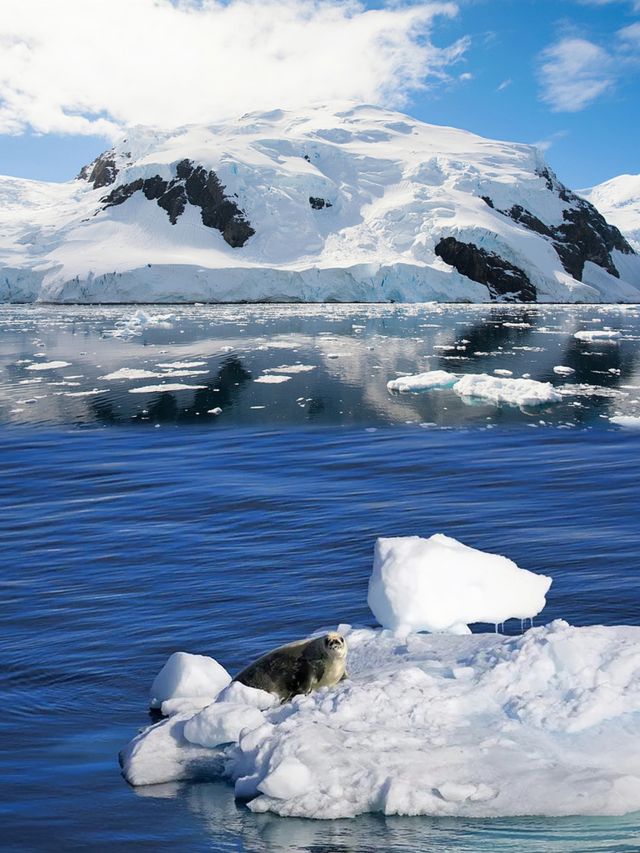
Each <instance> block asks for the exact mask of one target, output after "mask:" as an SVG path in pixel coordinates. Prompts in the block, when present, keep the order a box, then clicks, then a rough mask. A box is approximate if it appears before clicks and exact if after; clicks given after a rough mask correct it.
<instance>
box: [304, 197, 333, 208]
mask: <svg viewBox="0 0 640 853" xmlns="http://www.w3.org/2000/svg"><path fill="white" fill-rule="evenodd" d="M309 204H310V205H311V207H312V208H313V209H314V210H322V208H323V207H333V205H332V204H331V202H330V201H327V200H326V198H320V197H318V196H314V195H310V196H309Z"/></svg>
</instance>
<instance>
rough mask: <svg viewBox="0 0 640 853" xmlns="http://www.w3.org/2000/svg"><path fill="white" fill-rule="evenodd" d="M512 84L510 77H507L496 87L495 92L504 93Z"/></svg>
mask: <svg viewBox="0 0 640 853" xmlns="http://www.w3.org/2000/svg"><path fill="white" fill-rule="evenodd" d="M512 83H513V80H512V79H511V77H507V79H506V80H503V81H502V83H500V85H499V86H498V87H497V89H496V92H504V90H505V89H508V88H509V86H510V85H511V84H512Z"/></svg>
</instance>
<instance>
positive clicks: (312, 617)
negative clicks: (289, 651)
mask: <svg viewBox="0 0 640 853" xmlns="http://www.w3.org/2000/svg"><path fill="white" fill-rule="evenodd" d="M70 420H73V419H72V418H70ZM639 460H640V435H638V434H633V433H630V434H625V433H623V432H617V431H614V430H604V429H574V430H562V429H557V428H553V427H546V428H544V429H538V430H530V429H525V428H523V427H522V426H520V427H514V428H512V429H510V430H504V429H500V428H496V429H494V430H489V431H487V430H484V429H479V428H474V429H464V428H460V429H456V430H449V429H445V430H437V431H434V430H425V429H420V428H419V426H417V425H416V424H410V425H408V424H407V425H402V424H396V425H395V426H387V427H382V428H380V429H378V430H377V431H376V432H368V431H367V430H365V429H364V428H363V427H359V426H358V427H356V426H349V425H343V426H336V427H323V428H318V427H306V428H303V427H298V426H295V425H292V424H284V425H282V426H274V425H270V426H267V427H263V428H260V427H252V428H247V427H240V426H237V427H234V428H228V427H225V426H224V425H218V426H217V427H216V428H215V429H210V428H208V427H206V426H204V425H203V426H201V427H198V426H194V425H189V424H184V423H182V424H173V423H166V422H164V423H163V424H162V426H161V428H159V429H153V428H152V427H151V425H150V424H149V428H148V429H140V428H131V427H114V426H109V427H96V426H92V427H89V428H84V429H83V428H78V427H75V428H74V427H71V426H61V425H58V426H56V427H52V426H46V425H45V426H42V425H40V426H37V427H27V426H24V425H23V426H19V427H10V426H3V427H0V461H1V465H0V581H1V588H2V592H1V601H2V623H1V624H2V667H1V669H0V695H1V696H2V697H3V703H2V705H3V711H4V713H3V714H2V717H1V718H0V719H1V722H0V730H1V731H0V749H1V751H2V752H1V755H0V784H1V785H2V789H3V792H4V793H3V797H2V805H1V806H0V808H1V820H2V845H3V849H5V850H8V851H12V853H18V851H19V853H29V851H45V850H46V851H50V850H56V851H57V850H91V851H102V850H105V851H106V850H110V851H111V850H128V849H135V850H149V851H152V850H153V851H162V850H172V851H176V850H179V851H222V850H225V851H226V850H228V851H231V850H247V851H279V850H288V851H301V850H304V851H310V853H347V851H357V853H365V851H367V853H368V851H374V850H376V851H377V850H393V851H416V850H420V851H432V850H433V851H435V850H438V851H445V850H446V851H479V850H482V851H492V853H493V851H498V852H499V851H507V850H508V851H514V850H518V851H539V852H540V853H542V851H544V853H552V851H553V853H556V851H558V853H559V851H571V853H578V851H579V853H583V851H605V850H606V851H618V853H631V851H637V850H639V849H640V816H639V815H631V816H627V817H625V818H606V819H604V818H599V819H577V818H576V819H574V818H567V819H562V820H558V819H554V820H551V819H549V820H545V819H519V820H493V821H479V820H476V821H469V820H466V821H465V820H448V819H438V820H430V819H423V818H406V819H404V818H403V819H401V818H383V817H381V816H366V817H362V818H359V819H357V820H353V821H337V822H328V823H326V822H313V821H302V820H290V819H281V818H276V817H273V816H269V815H259V816H256V815H253V814H251V813H250V812H249V811H248V810H247V809H246V808H244V807H243V806H242V805H237V804H235V803H234V800H233V796H232V791H231V789H230V788H228V787H227V786H226V785H224V784H222V783H208V784H197V785H195V784H191V785H182V786H180V785H176V786H160V787H159V788H153V789H148V790H138V791H134V790H133V789H131V788H129V787H128V786H127V785H126V784H125V783H124V781H123V780H122V778H121V777H120V774H119V768H118V763H117V753H118V750H119V749H120V748H121V747H122V746H123V745H124V744H125V743H126V741H127V740H129V738H130V737H131V736H132V735H133V734H134V733H135V731H136V729H137V728H138V727H140V726H142V725H144V724H145V723H146V722H148V716H147V713H146V701H147V696H148V689H149V686H150V682H151V680H152V678H153V676H154V675H155V673H156V672H157V670H158V669H159V668H160V666H161V665H162V664H163V662H164V660H165V659H166V657H167V656H168V655H169V654H170V653H171V652H173V651H175V650H178V649H183V650H186V651H190V652H199V653H204V654H210V655H213V656H214V657H216V658H217V659H219V660H220V661H221V662H222V663H223V664H224V665H225V666H227V667H228V668H229V669H230V670H232V671H233V670H235V669H236V668H239V667H240V666H242V665H243V664H244V663H245V662H246V661H247V659H248V658H249V657H255V656H256V655H257V654H259V653H260V652H261V651H263V650H264V649H266V648H269V647H272V646H273V645H276V644H277V643H279V642H281V641H286V640H289V639H291V638H293V637H298V636H302V635H304V634H306V633H308V632H310V631H312V630H314V629H316V628H318V627H321V626H328V625H332V626H333V625H336V624H337V623H340V622H349V623H352V624H371V615H370V613H369V612H368V610H367V606H366V583H367V578H368V574H369V572H370V568H371V559H372V551H373V543H374V540H375V537H376V536H379V535H406V534H421V535H425V536H427V535H430V534H431V533H434V532H444V533H447V534H449V535H452V536H455V537H456V538H458V539H460V540H462V541H463V542H465V543H467V544H469V545H473V546H475V547H478V548H483V549H486V550H491V551H497V552H500V553H503V554H506V555H507V556H509V557H510V558H512V559H514V560H516V562H517V563H518V564H519V565H521V566H523V567H525V568H528V569H532V570H534V571H539V572H543V573H545V574H548V575H551V576H552V577H553V586H552V588H551V592H550V594H549V598H548V606H547V608H546V610H545V611H544V612H543V614H542V616H541V617H540V619H541V621H548V620H551V619H553V618H557V617H562V618H565V619H567V620H569V621H570V622H572V623H574V624H577V625H583V624H594V623H604V624H620V623H633V624H637V623H638V619H639V612H638V611H639V603H640V577H639V573H638V544H639V540H640V530H639V526H638V513H639V510H640V478H639V477H638V463H639ZM478 627H479V628H484V629H491V630H492V626H490V628H489V626H478ZM507 630H509V631H517V630H519V624H518V625H515V624H511V623H508V624H507Z"/></svg>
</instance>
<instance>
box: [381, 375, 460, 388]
mask: <svg viewBox="0 0 640 853" xmlns="http://www.w3.org/2000/svg"><path fill="white" fill-rule="evenodd" d="M457 381H458V377H457V376H456V375H455V373H448V372H447V371H446V370H430V371H428V372H427V373H418V374H416V375H414V376H400V377H398V379H391V380H390V381H389V382H387V388H388V390H389V391H401V392H407V391H429V390H430V389H431V388H452V387H453V386H454V385H455V383H456V382H457Z"/></svg>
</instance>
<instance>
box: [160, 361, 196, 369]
mask: <svg viewBox="0 0 640 853" xmlns="http://www.w3.org/2000/svg"><path fill="white" fill-rule="evenodd" d="M206 364H207V362H206V361H165V362H163V363H162V364H157V365H156V367H161V368H162V369H163V370H164V369H166V370H183V369H184V370H192V369H193V368H194V367H206Z"/></svg>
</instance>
